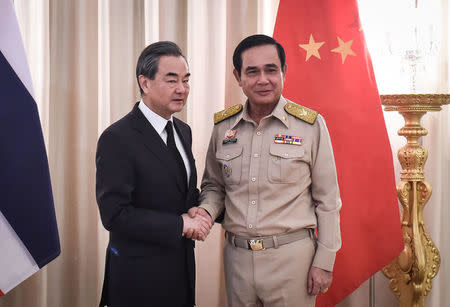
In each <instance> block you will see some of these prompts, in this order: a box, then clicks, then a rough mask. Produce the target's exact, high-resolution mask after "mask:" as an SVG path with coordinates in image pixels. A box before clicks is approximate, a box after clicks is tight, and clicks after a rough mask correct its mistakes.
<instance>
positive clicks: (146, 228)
mask: <svg viewBox="0 0 450 307" xmlns="http://www.w3.org/2000/svg"><path fill="white" fill-rule="evenodd" d="M127 148H129V146H126V145H124V144H122V143H121V142H120V138H119V137H118V136H116V135H115V134H114V133H112V132H111V131H106V132H105V133H103V134H102V136H101V137H100V139H99V141H98V146H97V155H96V166H97V174H96V194H97V203H98V207H99V211H100V217H101V220H102V223H103V225H104V227H105V228H106V229H107V230H108V231H110V232H115V233H120V234H121V235H123V236H126V237H128V238H129V239H131V240H137V241H143V242H148V243H156V244H161V245H164V246H171V247H178V246H181V238H182V231H183V219H182V218H181V217H180V216H179V215H176V214H171V213H168V212H160V211H155V210H150V209H146V208H137V207H135V206H134V204H133V193H134V189H135V187H136V182H135V181H136V176H135V171H134V165H133V163H134V162H133V159H132V157H131V156H130V155H129V153H128V152H127Z"/></svg>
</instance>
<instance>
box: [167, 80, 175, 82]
mask: <svg viewBox="0 0 450 307" xmlns="http://www.w3.org/2000/svg"><path fill="white" fill-rule="evenodd" d="M167 82H169V83H176V82H177V81H175V80H168V81H167Z"/></svg>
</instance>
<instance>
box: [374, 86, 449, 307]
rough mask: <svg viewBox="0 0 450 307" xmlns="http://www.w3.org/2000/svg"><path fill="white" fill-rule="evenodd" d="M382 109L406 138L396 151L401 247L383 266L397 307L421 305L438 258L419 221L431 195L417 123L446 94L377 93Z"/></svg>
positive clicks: (444, 100)
mask: <svg viewBox="0 0 450 307" xmlns="http://www.w3.org/2000/svg"><path fill="white" fill-rule="evenodd" d="M381 102H382V104H383V105H384V106H385V108H384V109H385V110H386V111H398V112H399V113H400V114H401V115H402V116H403V117H404V119H405V126H404V127H403V128H401V129H400V130H399V131H398V134H399V135H402V136H404V137H405V138H406V140H407V143H406V145H405V146H403V147H402V148H400V149H399V150H398V159H399V161H400V164H401V167H402V171H401V176H400V179H401V181H400V183H399V184H398V186H397V195H398V199H399V200H400V203H401V208H402V212H401V227H402V234H403V241H404V249H403V251H402V252H401V254H400V255H399V256H398V257H397V258H396V259H395V260H394V261H392V262H391V263H390V264H388V265H387V266H386V267H385V268H383V273H384V274H385V275H386V276H387V277H388V278H389V279H390V288H391V290H392V291H393V292H394V293H395V295H396V296H397V298H398V301H399V306H400V307H424V306H425V297H426V296H427V295H428V293H429V292H430V291H431V287H432V283H431V280H432V278H434V277H435V276H436V274H437V272H438V271H439V266H440V263H441V257H440V255H439V250H438V249H437V247H436V246H435V245H434V243H433V241H432V240H431V237H430V235H429V234H428V232H427V230H426V227H425V223H424V220H423V215H422V212H423V208H424V207H425V204H426V202H427V201H428V199H429V198H430V196H431V186H430V184H429V183H428V182H426V181H425V176H424V171H423V169H424V165H425V162H426V160H427V156H428V152H427V149H426V148H425V147H423V146H422V145H421V144H420V142H419V139H420V137H422V136H424V135H427V133H428V131H427V130H426V129H425V128H423V127H422V126H421V124H420V120H421V118H422V116H423V115H424V114H425V113H427V112H428V111H440V110H441V106H442V105H445V104H448V103H449V102H450V95H447V94H430V95H428V94H410V95H381Z"/></svg>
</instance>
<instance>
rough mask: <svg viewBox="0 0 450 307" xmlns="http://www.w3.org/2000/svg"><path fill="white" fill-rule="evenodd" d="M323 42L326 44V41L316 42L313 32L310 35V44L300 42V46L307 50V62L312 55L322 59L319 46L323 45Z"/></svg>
mask: <svg viewBox="0 0 450 307" xmlns="http://www.w3.org/2000/svg"><path fill="white" fill-rule="evenodd" d="M323 44H325V42H315V41H314V37H313V36H312V34H311V35H310V36H309V43H308V44H298V45H299V46H300V47H302V48H303V49H305V50H306V60H305V62H307V61H308V60H309V58H310V57H311V56H312V55H313V56H315V57H316V58H318V59H320V54H319V48H320V47H322V45H323Z"/></svg>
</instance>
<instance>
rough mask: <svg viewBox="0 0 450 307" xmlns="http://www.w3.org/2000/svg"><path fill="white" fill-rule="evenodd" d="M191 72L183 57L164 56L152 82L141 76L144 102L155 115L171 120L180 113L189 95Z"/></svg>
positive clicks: (140, 81) (160, 59)
mask: <svg viewBox="0 0 450 307" xmlns="http://www.w3.org/2000/svg"><path fill="white" fill-rule="evenodd" d="M189 75H190V74H189V71H188V66H187V63H186V61H185V59H184V58H183V57H181V56H180V57H176V56H162V57H160V58H159V64H158V72H157V73H156V74H155V78H154V79H153V80H150V79H149V78H147V77H145V76H142V75H141V76H139V83H140V85H141V88H142V90H143V91H144V94H143V96H142V100H143V101H144V103H145V104H146V105H147V106H148V107H149V108H150V109H151V110H152V111H153V112H155V113H157V114H158V115H160V116H162V117H164V118H165V119H169V118H170V116H171V115H172V114H173V113H175V112H180V111H181V110H182V109H183V106H184V105H185V104H186V99H187V97H188V95H189Z"/></svg>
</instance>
